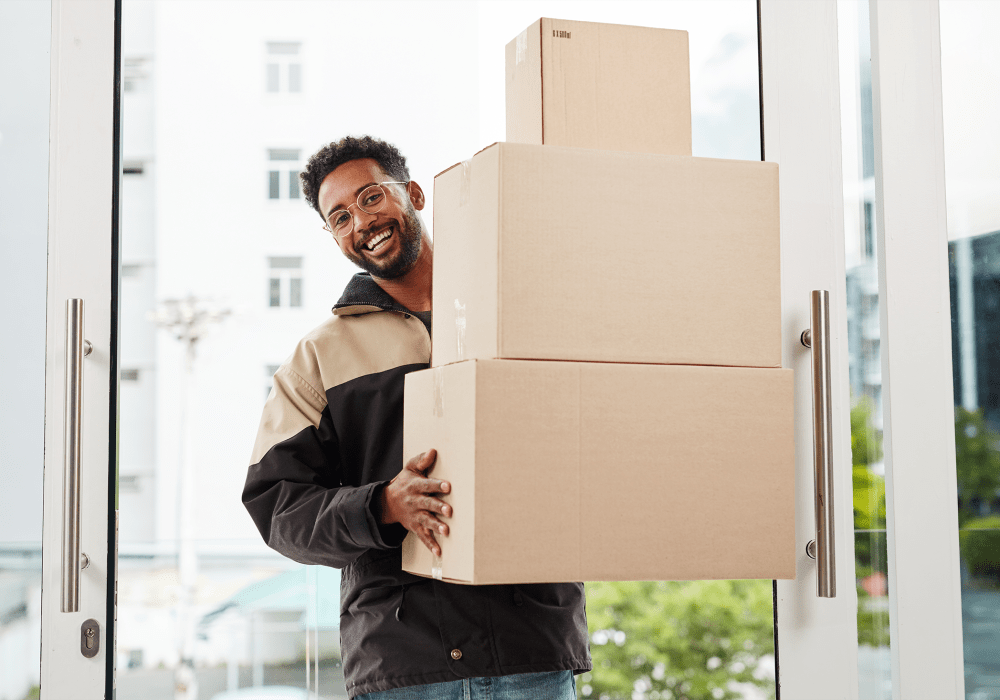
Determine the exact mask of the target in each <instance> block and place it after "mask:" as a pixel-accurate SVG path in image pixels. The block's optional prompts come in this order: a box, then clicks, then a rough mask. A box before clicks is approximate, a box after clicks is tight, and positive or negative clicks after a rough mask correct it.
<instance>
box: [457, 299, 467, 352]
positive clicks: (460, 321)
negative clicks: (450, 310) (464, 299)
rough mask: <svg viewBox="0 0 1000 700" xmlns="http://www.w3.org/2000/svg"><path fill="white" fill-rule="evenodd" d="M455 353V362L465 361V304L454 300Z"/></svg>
mask: <svg viewBox="0 0 1000 700" xmlns="http://www.w3.org/2000/svg"><path fill="white" fill-rule="evenodd" d="M455 352H456V353H457V356H456V360H457V361H458V362H461V361H462V360H464V359H465V304H461V303H459V301H458V299H456V300H455Z"/></svg>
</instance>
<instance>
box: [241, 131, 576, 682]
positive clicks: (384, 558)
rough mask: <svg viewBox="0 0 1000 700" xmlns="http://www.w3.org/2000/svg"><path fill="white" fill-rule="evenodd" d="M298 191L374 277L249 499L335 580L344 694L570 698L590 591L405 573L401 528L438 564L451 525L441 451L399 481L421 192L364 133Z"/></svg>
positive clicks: (327, 154)
mask: <svg viewBox="0 0 1000 700" xmlns="http://www.w3.org/2000/svg"><path fill="white" fill-rule="evenodd" d="M301 179H302V190H303V193H304V194H305V197H306V200H307V201H308V202H309V204H310V205H311V206H312V207H313V208H314V209H316V210H317V211H318V212H319V214H320V217H321V218H322V219H323V220H324V222H325V224H326V226H325V228H327V230H329V231H330V232H331V233H332V234H333V237H334V240H335V242H336V243H337V245H338V246H339V247H340V250H341V251H342V252H343V254H344V255H345V256H347V258H348V259H349V260H351V261H352V262H354V263H355V264H357V265H358V266H359V267H361V268H362V269H364V270H365V272H362V273H359V274H357V275H355V276H354V277H353V278H352V279H351V281H350V282H349V283H348V285H347V288H346V289H345V290H344V294H343V296H342V297H341V299H340V301H338V302H337V303H336V305H335V306H334V307H333V316H332V317H331V318H329V319H328V320H327V321H326V322H325V323H323V324H322V325H320V326H319V327H318V328H316V329H315V330H313V331H312V332H311V333H309V334H308V335H307V336H306V337H305V338H303V339H302V341H301V342H300V343H299V344H298V346H297V347H296V349H295V351H294V352H293V353H292V355H291V357H289V359H288V360H287V361H286V362H285V363H284V364H283V365H282V366H281V367H280V368H279V369H278V371H277V373H276V374H275V376H274V390H273V391H272V393H271V395H270V396H269V397H268V400H267V403H266V404H265V406H264V415H263V417H262V419H261V425H260V430H259V432H258V435H257V441H256V444H255V446H254V451H253V457H252V459H251V461H252V465H251V467H250V469H249V473H248V475H247V482H246V487H245V489H244V492H243V503H244V504H245V505H246V508H247V510H248V511H249V512H250V515H251V517H252V518H253V519H254V522H255V523H256V524H257V527H258V528H259V529H260V532H261V535H262V536H263V538H264V540H265V542H267V544H268V545H269V546H271V547H272V548H274V549H276V550H277V551H279V552H281V553H282V554H284V555H285V556H287V557H289V558H290V559H293V560H295V561H297V562H300V563H303V564H322V565H325V566H333V567H337V568H342V569H343V572H342V575H341V603H340V612H341V618H340V634H341V653H342V656H343V662H344V675H345V679H346V682H347V691H348V693H349V695H350V696H351V697H352V698H361V699H362V700H389V699H399V700H402V699H407V700H410V699H418V698H419V699H423V698H428V699H431V698H433V700H451V699H452V698H454V699H455V700H458V699H459V698H493V699H495V700H501V699H503V700H520V699H522V698H523V699H525V700H571V699H575V698H576V692H575V682H574V679H573V674H574V673H581V672H583V671H586V670H589V669H590V668H591V661H590V654H589V648H588V645H587V621H586V613H585V610H584V603H585V599H584V591H583V584H582V583H561V584H533V585H519V586H463V585H457V584H451V583H445V582H442V581H436V580H433V579H427V578H422V577H419V576H414V575H411V574H408V573H405V572H404V571H402V568H401V564H400V562H401V558H400V554H401V549H400V546H401V544H402V541H403V538H404V537H405V536H406V533H407V532H408V531H409V532H413V533H415V534H416V535H417V536H418V537H419V538H420V540H421V541H422V542H423V543H424V545H425V546H427V547H428V548H430V549H431V551H433V552H435V553H437V554H440V548H439V546H438V542H437V537H447V536H448V524H447V521H448V519H449V518H450V516H451V515H452V513H451V508H450V506H448V505H447V504H445V502H444V501H443V500H441V499H440V498H439V497H438V496H439V495H441V494H443V493H448V491H449V490H450V484H448V483H446V482H444V481H441V480H439V479H435V478H433V475H432V467H433V464H434V459H435V452H434V450H431V451H429V452H428V453H425V454H422V455H419V456H417V457H414V458H413V459H411V460H410V461H409V462H408V463H407V464H406V465H405V466H404V467H403V468H402V470H400V466H401V465H402V463H403V377H404V376H405V375H406V373H407V372H412V371H414V370H419V369H424V368H426V367H428V366H429V361H430V348H431V342H430V330H431V323H430V321H431V275H432V267H433V250H432V246H431V239H430V237H429V235H428V233H427V231H426V228H425V227H424V225H423V221H422V220H421V218H420V215H419V214H418V212H419V211H420V210H422V209H423V208H424V204H425V201H424V193H423V190H421V188H420V186H419V185H418V184H417V183H416V182H412V181H411V180H410V177H409V171H408V169H407V167H406V160H405V158H403V156H402V155H401V154H400V153H399V151H398V150H397V149H396V148H395V147H394V146H392V145H391V144H388V143H385V142H383V141H379V140H376V139H373V138H371V137H368V136H365V137H362V138H353V137H346V138H344V139H342V140H340V141H339V142H335V143H331V144H329V145H328V146H325V147H324V148H322V149H320V150H319V151H318V152H317V153H316V154H314V155H313V156H312V158H310V160H309V163H308V165H307V166H306V169H305V171H304V172H303V173H302V176H301ZM525 488H526V489H527V488H531V485H530V484H525ZM326 593H327V594H331V593H332V592H330V591H326Z"/></svg>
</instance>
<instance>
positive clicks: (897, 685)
mask: <svg viewBox="0 0 1000 700" xmlns="http://www.w3.org/2000/svg"><path fill="white" fill-rule="evenodd" d="M869 10H870V21H871V38H872V43H871V46H872V107H873V112H874V114H873V116H874V132H875V134H874V135H875V191H876V195H875V214H876V221H877V224H876V229H877V231H878V237H877V240H878V272H879V305H880V310H879V320H880V323H881V329H882V331H881V332H882V340H881V343H882V382H883V386H887V387H888V391H883V395H882V415H883V420H884V426H885V429H884V437H883V446H884V451H885V467H886V470H885V474H886V524H887V535H888V564H889V583H890V586H889V615H890V623H889V626H890V635H891V640H892V641H891V647H892V673H893V697H894V698H905V699H906V700H911V698H912V700H935V699H937V698H964V697H965V673H964V663H963V648H962V596H961V581H960V575H959V565H960V564H959V546H958V496H957V495H958V487H957V477H956V472H955V415H954V405H955V401H954V394H953V387H952V357H951V298H950V297H951V294H950V283H949V279H948V226H947V216H946V206H945V184H944V183H945V179H944V176H945V173H944V126H943V117H942V110H943V107H942V105H943V102H942V98H941V32H940V21H939V11H938V2H937V0H925V1H922V2H891V1H886V0H870V5H869Z"/></svg>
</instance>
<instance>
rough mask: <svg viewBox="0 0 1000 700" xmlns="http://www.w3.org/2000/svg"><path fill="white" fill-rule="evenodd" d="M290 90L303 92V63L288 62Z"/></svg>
mask: <svg viewBox="0 0 1000 700" xmlns="http://www.w3.org/2000/svg"><path fill="white" fill-rule="evenodd" d="M288 92H302V64H300V63H289V64H288Z"/></svg>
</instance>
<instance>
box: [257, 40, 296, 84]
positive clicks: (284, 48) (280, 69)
mask: <svg viewBox="0 0 1000 700" xmlns="http://www.w3.org/2000/svg"><path fill="white" fill-rule="evenodd" d="M301 49H302V43H301V42H298V41H269V42H267V69H266V71H265V77H266V84H267V91H268V92H288V93H295V92H302V59H301V57H300V52H301Z"/></svg>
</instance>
